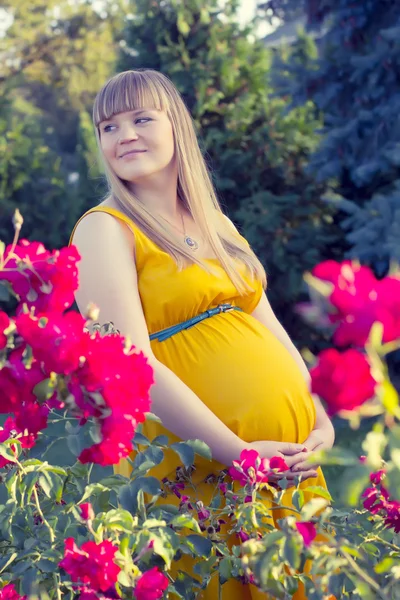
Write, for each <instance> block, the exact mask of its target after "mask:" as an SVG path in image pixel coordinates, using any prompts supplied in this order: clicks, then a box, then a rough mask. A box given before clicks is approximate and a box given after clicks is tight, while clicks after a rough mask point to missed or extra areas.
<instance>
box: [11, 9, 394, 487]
mask: <svg viewBox="0 0 400 600" xmlns="http://www.w3.org/2000/svg"><path fill="white" fill-rule="evenodd" d="M399 40H400V3H399V2H393V1H392V0H381V1H374V0H369V1H366V0H363V1H358V0H353V1H350V0H349V1H346V0H342V1H341V2H340V3H338V2H337V0H336V1H334V0H332V1H330V0H270V1H268V2H257V1H256V0H210V1H208V2H205V1H201V0H136V1H133V0H93V1H92V0H6V1H5V2H3V8H2V9H1V10H0V42H1V46H0V58H1V60H0V65H1V66H0V147H1V157H2V158H1V165H0V239H2V240H3V241H4V242H6V243H8V242H10V241H11V239H12V235H13V228H12V223H11V217H12V215H13V213H14V210H15V208H19V210H20V211H21V213H22V214H23V217H24V226H23V229H22V237H25V238H29V239H30V240H40V241H41V242H43V243H44V244H45V245H46V246H47V247H48V248H57V247H61V246H63V245H66V244H67V242H68V238H69V235H70V232H71V230H72V227H73V225H74V223H75V222H76V221H77V219H78V218H79V216H80V215H81V214H82V213H83V212H84V211H85V210H87V209H88V208H90V207H91V206H93V205H95V204H97V203H98V202H99V201H100V200H101V199H102V196H103V194H104V193H105V186H104V182H103V180H102V176H101V173H100V171H99V167H98V164H97V159H96V147H95V138H94V133H93V130H92V123H91V108H92V104H93V100H94V97H95V95H96V93H97V91H98V90H99V88H100V87H101V86H102V85H103V83H104V82H105V81H106V80H107V79H108V78H109V77H110V76H112V75H113V74H114V73H116V72H118V71H122V70H126V69H134V68H138V67H149V68H155V69H157V70H160V71H162V72H163V73H165V74H166V75H168V76H169V77H170V78H171V79H172V80H173V82H174V83H175V85H176V86H177V87H178V89H179V90H180V92H181V93H182V95H183V97H184V100H185V102H186V104H187V105H188V107H189V109H190V111H191V113H192V115H193V118H194V120H195V124H196V127H197V130H198V134H199V137H200V140H201V145H202V149H203V150H204V153H205V155H206V158H207V163H208V165H209V167H210V169H211V171H212V173H213V178H214V182H215V185H216V188H217V191H218V193H219V197H220V200H221V204H222V206H223V209H224V211H225V212H226V213H227V214H228V215H229V216H230V218H232V219H233V220H234V222H235V223H236V224H237V226H238V227H239V229H240V230H241V231H242V233H243V234H244V235H245V236H246V237H247V239H248V240H249V241H250V243H251V244H252V246H253V248H254V250H255V251H256V253H257V254H258V256H259V257H260V258H261V260H262V262H263V264H264V265H265V267H266V270H267V274H268V277H269V286H270V292H269V298H270V301H271V303H272V305H273V308H274V310H275V312H276V314H277V316H278V318H279V319H280V320H281V322H282V323H283V325H284V326H285V328H286V329H287V331H288V332H289V334H290V335H291V337H292V339H293V340H294V342H295V343H296V344H297V346H298V347H299V349H302V348H308V349H310V350H311V351H312V352H314V353H317V352H318V351H320V350H321V349H323V348H324V347H327V346H330V345H331V343H330V336H329V334H328V332H326V331H324V330H321V329H320V328H315V327H314V326H313V325H312V324H311V323H309V322H306V321H305V320H304V319H303V318H302V317H301V315H300V314H299V312H300V311H299V310H298V309H297V308H296V307H297V306H298V304H299V303H301V302H302V301H304V300H306V299H307V293H306V289H305V285H304V283H303V273H304V272H305V271H308V270H310V269H312V268H313V267H314V266H315V265H316V264H317V263H319V262H321V261H323V260H326V259H328V258H331V259H336V260H342V259H344V258H346V257H356V258H358V259H360V260H361V262H363V263H364V264H368V265H369V266H371V267H372V268H373V270H374V271H375V273H376V275H377V276H378V277H383V276H384V275H385V274H387V272H388V270H389V268H390V266H391V265H393V264H394V262H395V261H398V260H399V259H400V116H399V115H400V41H399ZM390 361H391V362H390V368H391V369H392V371H393V373H392V375H393V376H396V372H397V374H399V373H400V360H399V357H398V356H397V355H396V353H393V355H392V356H391V358H390ZM335 425H336V428H337V432H338V439H339V440H340V441H342V440H343V438H344V439H345V442H346V444H348V445H351V446H353V447H357V444H359V440H360V436H361V435H362V432H361V431H360V430H358V431H357V432H351V431H349V430H348V425H347V424H346V425H345V426H343V425H342V422H341V421H339V420H338V421H337V423H335ZM365 426H366V428H368V427H369V424H368V423H366V425H365ZM60 449H61V451H60V453H59V459H60V462H61V461H62V459H63V456H62V446H61V445H60ZM360 452H361V449H360ZM327 475H328V479H329V481H330V485H331V488H332V489H333V492H334V493H335V489H336V487H337V486H338V485H339V483H338V477H337V475H338V472H337V471H335V470H334V469H331V470H330V469H329V468H328V469H327Z"/></svg>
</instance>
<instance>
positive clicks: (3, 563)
mask: <svg viewBox="0 0 400 600" xmlns="http://www.w3.org/2000/svg"><path fill="white" fill-rule="evenodd" d="M17 556H18V552H13V553H12V554H11V556H10V557H8V556H5V557H4V558H3V559H1V560H0V573H3V571H5V570H6V568H7V567H8V566H9V565H11V563H12V562H13V561H14V560H15V559H16V558H17Z"/></svg>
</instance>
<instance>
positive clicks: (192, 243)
mask: <svg viewBox="0 0 400 600" xmlns="http://www.w3.org/2000/svg"><path fill="white" fill-rule="evenodd" d="M159 216H160V217H161V218H162V219H164V221H166V222H167V223H169V224H170V225H172V227H174V228H175V229H176V230H177V231H179V233H180V234H181V235H182V231H181V230H180V229H178V227H177V226H176V225H174V224H173V223H171V222H170V221H168V220H167V219H166V218H165V217H163V216H162V215H159ZM181 219H182V227H183V241H184V242H185V244H186V245H187V246H188V247H189V248H190V249H191V250H193V252H195V251H196V250H198V249H199V244H198V242H196V240H195V239H194V238H192V237H190V236H189V235H186V230H185V222H184V220H183V213H181Z"/></svg>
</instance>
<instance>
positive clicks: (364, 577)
mask: <svg viewBox="0 0 400 600" xmlns="http://www.w3.org/2000/svg"><path fill="white" fill-rule="evenodd" d="M338 550H339V552H341V553H342V555H343V556H344V558H345V559H346V560H347V562H348V563H349V565H350V567H351V568H352V569H353V571H354V572H355V573H357V575H358V576H359V577H360V578H361V579H362V580H363V581H365V583H367V584H368V585H369V586H370V587H371V588H372V589H373V590H374V591H375V592H376V594H377V597H379V598H381V599H382V600H388V598H387V596H386V595H385V594H382V592H381V590H380V588H379V585H378V584H377V583H376V581H374V580H373V579H371V577H370V576H369V575H368V574H367V573H365V571H363V570H362V569H361V567H360V566H359V565H358V564H357V563H356V561H355V560H354V559H353V557H352V556H350V554H348V553H347V552H346V550H343V548H340V546H339V547H338Z"/></svg>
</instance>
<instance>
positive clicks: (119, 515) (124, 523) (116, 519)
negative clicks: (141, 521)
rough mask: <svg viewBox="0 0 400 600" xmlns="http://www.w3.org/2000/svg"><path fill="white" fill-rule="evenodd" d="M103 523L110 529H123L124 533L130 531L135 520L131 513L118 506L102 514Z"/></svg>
mask: <svg viewBox="0 0 400 600" xmlns="http://www.w3.org/2000/svg"><path fill="white" fill-rule="evenodd" d="M103 523H104V525H105V526H106V527H108V528H110V529H116V530H119V531H125V532H126V533H132V531H133V528H134V526H135V521H134V518H133V516H132V515H131V513H130V512H128V511H127V510H122V509H120V508H118V509H114V510H110V511H108V512H107V513H105V515H103Z"/></svg>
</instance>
